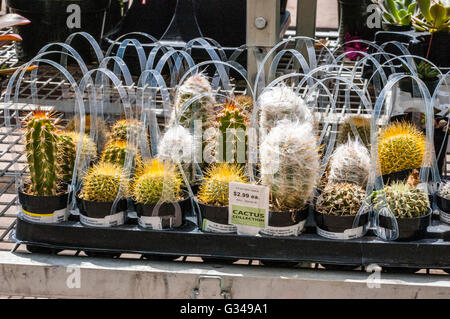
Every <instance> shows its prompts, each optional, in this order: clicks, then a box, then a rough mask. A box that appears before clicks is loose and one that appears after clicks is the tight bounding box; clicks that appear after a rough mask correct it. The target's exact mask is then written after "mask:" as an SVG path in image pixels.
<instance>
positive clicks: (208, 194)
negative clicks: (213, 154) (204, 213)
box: [197, 163, 247, 207]
mask: <svg viewBox="0 0 450 319" xmlns="http://www.w3.org/2000/svg"><path fill="white" fill-rule="evenodd" d="M230 182H237V183H245V182H247V179H246V178H245V175H244V172H243V169H242V167H241V166H239V165H236V164H231V163H218V164H215V165H213V166H211V167H209V168H208V169H207V171H206V175H205V177H204V179H203V182H202V184H201V185H200V189H199V192H198V196H197V197H198V200H199V201H200V202H201V203H203V204H207V205H213V206H221V207H224V206H228V196H229V193H228V191H229V184H230Z"/></svg>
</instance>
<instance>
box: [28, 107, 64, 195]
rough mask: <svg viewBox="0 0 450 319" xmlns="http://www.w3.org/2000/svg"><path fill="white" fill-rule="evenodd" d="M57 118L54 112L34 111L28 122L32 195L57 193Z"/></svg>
mask: <svg viewBox="0 0 450 319" xmlns="http://www.w3.org/2000/svg"><path fill="white" fill-rule="evenodd" d="M55 125H56V124H55V118H54V116H53V113H51V112H44V111H41V110H37V111H34V112H33V114H32V116H31V117H30V118H29V119H28V121H27V122H26V133H25V140H26V145H25V150H26V155H27V162H28V168H29V169H30V179H31V183H30V189H28V192H29V193H30V194H32V195H39V196H54V195H56V194H57V188H58V178H57V168H58V162H57V146H58V135H57V134H56V126H55Z"/></svg>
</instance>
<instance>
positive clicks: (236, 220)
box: [228, 182, 269, 235]
mask: <svg viewBox="0 0 450 319" xmlns="http://www.w3.org/2000/svg"><path fill="white" fill-rule="evenodd" d="M268 215H269V188H268V187H266V186H260V185H250V184H243V183H235V182H231V183H230V185H229V206H228V223H229V224H232V225H236V227H237V232H238V234H245V235H257V234H258V233H259V231H260V230H261V229H264V228H266V227H267V224H268Z"/></svg>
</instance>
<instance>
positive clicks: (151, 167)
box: [132, 159, 183, 204]
mask: <svg viewBox="0 0 450 319" xmlns="http://www.w3.org/2000/svg"><path fill="white" fill-rule="evenodd" d="M182 183H183V180H182V178H181V175H180V173H179V171H178V169H177V168H176V166H175V165H173V164H171V163H168V162H164V163H163V162H161V161H159V160H156V159H153V160H151V161H149V162H148V163H146V164H145V165H144V167H143V168H142V171H141V172H139V175H138V176H136V178H135V182H134V183H133V190H132V193H133V198H134V200H135V201H136V202H138V203H141V204H156V203H158V202H159V201H160V200H161V201H162V202H164V203H171V202H176V201H178V200H180V199H182V193H181V185H182Z"/></svg>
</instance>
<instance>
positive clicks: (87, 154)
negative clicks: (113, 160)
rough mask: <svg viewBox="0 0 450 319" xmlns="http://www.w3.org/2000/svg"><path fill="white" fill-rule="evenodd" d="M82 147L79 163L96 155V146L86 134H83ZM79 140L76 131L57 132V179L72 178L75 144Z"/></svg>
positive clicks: (64, 180)
mask: <svg viewBox="0 0 450 319" xmlns="http://www.w3.org/2000/svg"><path fill="white" fill-rule="evenodd" d="M82 138H83V148H82V149H81V152H80V163H83V161H85V160H86V161H87V162H88V163H90V162H92V161H94V160H95V158H96V157H97V146H96V145H95V143H94V142H93V141H92V140H91V139H90V137H89V136H88V135H87V134H84V135H83V137H82ZM79 141H80V134H79V133H76V132H58V153H57V158H58V179H59V180H60V181H63V182H70V181H71V180H72V174H73V169H74V165H75V158H76V155H77V146H78V143H79Z"/></svg>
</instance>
